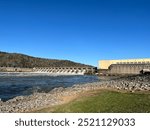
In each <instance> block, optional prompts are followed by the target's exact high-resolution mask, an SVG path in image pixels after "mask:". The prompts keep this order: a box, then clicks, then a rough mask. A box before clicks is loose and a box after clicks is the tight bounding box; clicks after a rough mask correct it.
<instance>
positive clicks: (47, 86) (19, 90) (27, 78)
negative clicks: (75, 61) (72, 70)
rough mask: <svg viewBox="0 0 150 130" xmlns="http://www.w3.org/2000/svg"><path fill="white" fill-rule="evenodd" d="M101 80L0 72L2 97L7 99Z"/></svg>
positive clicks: (81, 76) (0, 92)
mask: <svg viewBox="0 0 150 130" xmlns="http://www.w3.org/2000/svg"><path fill="white" fill-rule="evenodd" d="M96 81H99V79H98V77H97V76H90V75H76V76H56V75H55V76H52V75H47V74H31V73H0V99H1V100H2V101H7V100H9V99H12V98H14V97H16V96H21V95H30V94H33V93H35V92H49V91H50V90H52V89H53V88H58V87H71V86H73V85H74V84H83V83H90V82H96Z"/></svg>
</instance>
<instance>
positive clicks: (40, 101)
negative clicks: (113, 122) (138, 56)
mask: <svg viewBox="0 0 150 130" xmlns="http://www.w3.org/2000/svg"><path fill="white" fill-rule="evenodd" d="M100 89H110V90H115V91H125V92H132V93H134V92H148V93H150V76H149V75H137V76H128V77H120V78H117V79H112V80H110V81H108V80H106V81H99V82H94V83H86V84H82V85H74V86H72V87H69V88H62V87H60V88H54V89H53V90H52V91H50V92H48V93H34V94H32V95H30V96H19V97H16V98H13V99H10V100H8V101H6V102H2V101H0V113H8V112H11V113H16V112H19V113H21V112H31V111H33V110H39V109H43V108H46V107H51V106H55V105H60V104H63V103H64V98H67V97H69V96H70V97H71V96H78V95H80V94H81V93H84V92H87V91H92V90H100Z"/></svg>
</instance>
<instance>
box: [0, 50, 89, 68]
mask: <svg viewBox="0 0 150 130" xmlns="http://www.w3.org/2000/svg"><path fill="white" fill-rule="evenodd" d="M72 66H74V67H87V66H88V65H84V64H80V63H76V62H72V61H69V60H55V59H44V58H38V57H32V56H28V55H24V54H18V53H7V52H0V67H21V68H33V67H72ZM88 67H89V66H88Z"/></svg>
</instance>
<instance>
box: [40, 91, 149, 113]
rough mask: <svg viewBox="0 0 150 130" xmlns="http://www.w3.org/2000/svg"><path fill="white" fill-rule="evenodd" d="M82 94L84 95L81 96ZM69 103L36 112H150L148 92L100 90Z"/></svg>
mask: <svg viewBox="0 0 150 130" xmlns="http://www.w3.org/2000/svg"><path fill="white" fill-rule="evenodd" d="M83 96H84V97H83ZM81 97H82V98H80V97H79V98H77V99H75V100H74V101H71V102H70V103H67V104H63V105H59V106H56V107H52V108H46V109H43V110H40V111H37V112H54V113H59V112H60V113H64V112H66V113H70V112H75V113H78V112H80V113H99V112H100V113H148V112H150V94H146V93H145V94H144V93H142V94H141V93H127V92H126V93H122V92H114V91H108V90H100V91H98V92H96V93H95V92H94V93H91V92H90V94H87V95H82V96H81Z"/></svg>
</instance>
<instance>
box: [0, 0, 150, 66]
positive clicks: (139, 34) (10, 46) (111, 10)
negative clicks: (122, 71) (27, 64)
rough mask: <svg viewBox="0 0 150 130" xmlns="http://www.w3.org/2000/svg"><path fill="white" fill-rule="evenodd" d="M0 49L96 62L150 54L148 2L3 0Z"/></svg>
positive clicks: (0, 11) (149, 10) (146, 0)
mask: <svg viewBox="0 0 150 130" xmlns="http://www.w3.org/2000/svg"><path fill="white" fill-rule="evenodd" d="M0 50H1V51H7V52H18V53H24V54H28V55H32V56H36V57H43V58H50V59H68V60H73V61H76V62H81V63H85V64H91V65H95V66H97V62H98V60H101V59H126V58H148V57H150V53H149V52H150V1H149V0H0Z"/></svg>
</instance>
